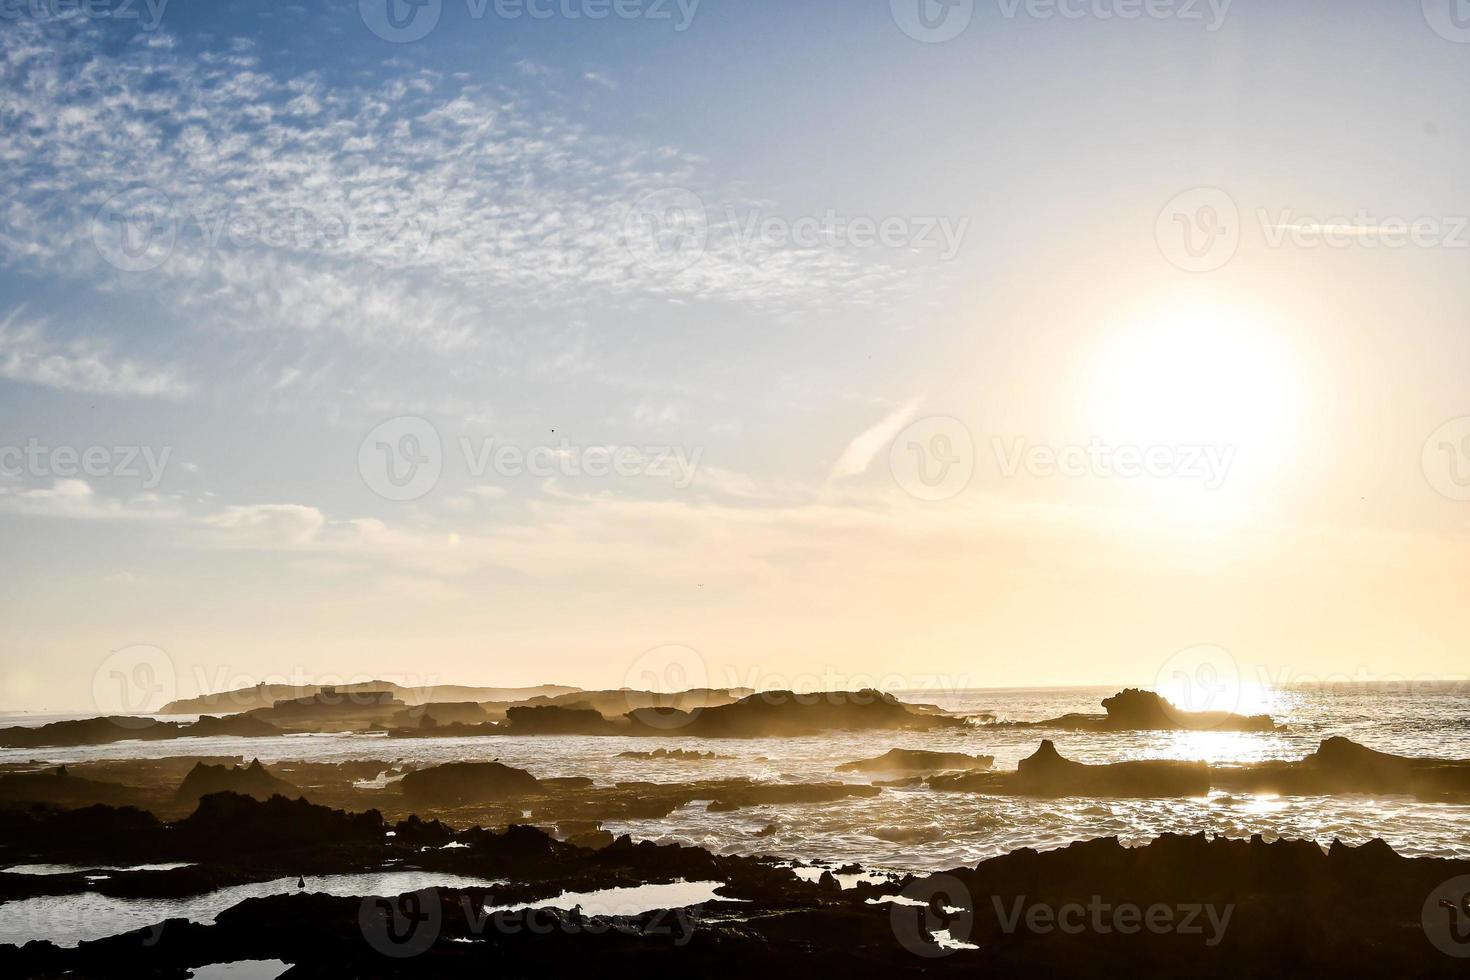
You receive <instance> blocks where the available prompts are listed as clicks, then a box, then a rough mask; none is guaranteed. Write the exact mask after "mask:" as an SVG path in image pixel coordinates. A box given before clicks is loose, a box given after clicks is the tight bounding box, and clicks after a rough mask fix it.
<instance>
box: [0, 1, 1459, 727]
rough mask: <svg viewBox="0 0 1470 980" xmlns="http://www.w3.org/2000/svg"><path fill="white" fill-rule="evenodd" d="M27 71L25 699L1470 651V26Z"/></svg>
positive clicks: (751, 19)
mask: <svg viewBox="0 0 1470 980" xmlns="http://www.w3.org/2000/svg"><path fill="white" fill-rule="evenodd" d="M390 3H391V6H390ZM0 82H3V84H0V161H3V178H0V541H3V544H4V554H5V557H6V560H5V561H4V562H3V563H0V708H6V709H12V710H62V709H66V710H72V709H91V708H102V709H108V710H143V709H145V708H147V707H150V706H151V707H156V706H157V705H158V704H159V703H161V702H162V700H167V699H168V698H170V697H173V696H188V695H192V694H195V693H199V692H201V691H208V690H220V689H225V688H232V687H239V686H245V685H248V684H252V683H256V682H261V681H271V682H286V683H308V682H311V681H315V680H319V679H320V680H328V681H333V680H336V681H343V680H353V679H357V680H362V679H368V678H385V679H392V680H397V681H400V682H403V683H412V684H430V683H470V684H486V685H515V684H537V683H544V682H557V683H567V684H575V685H580V686H584V687H619V686H625V685H626V686H633V687H645V688H647V687H652V688H660V689H677V688H680V687H687V686H703V685H709V686H730V685H739V686H747V687H755V688H766V689H785V688H799V689H807V690H811V689H837V690H842V689H855V688H858V687H867V686H881V687H884V688H887V689H893V690H902V689H914V688H929V689H946V688H964V687H994V686H1001V687H1005V686H1030V685H1079V684H1101V685H1113V684H1117V685H1122V684H1139V685H1144V686H1154V687H1159V688H1163V687H1164V686H1166V684H1167V683H1168V682H1170V681H1180V680H1183V681H1184V682H1185V683H1186V685H1187V684H1188V683H1190V682H1194V683H1196V684H1197V685H1199V686H1202V687H1204V688H1209V687H1210V686H1211V684H1213V683H1214V682H1215V681H1216V680H1218V679H1219V678H1230V679H1234V680H1235V681H1237V682H1238V683H1241V684H1247V683H1256V682H1263V681H1265V682H1272V683H1279V682H1297V683H1318V682H1322V681H1324V680H1352V681H1383V682H1396V681H1403V680H1410V681H1412V680H1423V679H1461V678H1464V677H1465V668H1464V664H1465V663H1467V662H1470V661H1467V657H1466V653H1467V652H1470V651H1467V643H1470V641H1467V633H1466V630H1465V616H1464V608H1465V606H1464V596H1465V593H1466V585H1467V583H1470V561H1467V554H1470V549H1467V547H1466V545H1467V543H1470V387H1467V383H1466V380H1467V370H1470V322H1467V314H1466V310H1467V309H1470V302H1467V301H1470V217H1467V216H1470V184H1467V183H1466V181H1465V179H1464V171H1465V163H1466V160H1467V158H1470V111H1467V110H1470V85H1467V84H1466V83H1467V82H1470V11H1463V10H1461V9H1459V7H1457V6H1456V5H1455V2H1452V0H1424V2H1423V3H1422V5H1421V4H1420V3H1415V2H1401V0H1377V2H1374V0H1331V2H1328V0H1299V2H1295V3H1291V4H1282V3H1278V2H1274V0H1271V2H1268V0H1233V2H1226V0H1214V2H1213V3H1211V2H1208V0H1150V2H1148V3H1144V2H1141V0H1054V2H1053V0H948V2H945V0H891V2H890V0H783V2H776V0H770V2H767V0H702V2H697V3H696V2H694V0H683V2H682V3H681V2H679V0H485V2H480V0H422V2H409V0H362V2H357V0H352V2H340V0H339V2H329V3H303V4H299V5H282V4H277V3H265V2H260V3H245V2H233V3H215V2H207V3H206V2H189V0H169V2H167V3H163V2H161V0H152V2H151V3H150V2H145V0H89V2H88V3H87V4H83V5H78V4H75V3H67V2H63V0H3V2H0Z"/></svg>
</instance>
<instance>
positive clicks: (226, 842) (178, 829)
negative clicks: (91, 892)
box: [172, 793, 386, 856]
mask: <svg viewBox="0 0 1470 980" xmlns="http://www.w3.org/2000/svg"><path fill="white" fill-rule="evenodd" d="M385 829H386V828H385V827H384V825H383V817H382V815H381V814H380V813H378V811H376V810H369V811H367V812H366V813H347V812H344V811H342V810H333V809H331V808H329V807H324V806H316V805H314V804H312V803H308V802H307V801H306V800H302V799H294V800H289V799H286V798H285V797H284V796H273V797H271V798H270V799H269V800H264V801H262V800H256V799H254V798H252V797H249V796H241V795H240V794H238V793H211V794H210V795H208V796H205V797H201V798H200V800H199V807H198V809H196V810H195V811H194V812H193V813H192V814H190V815H189V816H187V817H185V818H184V819H183V820H180V821H178V822H177V823H175V824H173V825H172V831H173V833H174V834H175V835H176V836H177V837H178V839H179V842H180V845H181V847H182V848H183V853H186V854H188V855H190V856H203V855H214V854H218V853H219V852H220V851H221V850H225V851H235V852H240V851H263V850H288V849H292V848H299V847H312V846H315V847H320V846H324V845H326V844H334V845H340V844H344V843H350V842H357V843H369V842H370V843H381V842H382V840H383V834H384V831H385Z"/></svg>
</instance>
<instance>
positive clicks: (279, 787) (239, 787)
mask: <svg viewBox="0 0 1470 980" xmlns="http://www.w3.org/2000/svg"><path fill="white" fill-rule="evenodd" d="M210 793H239V794H241V795H242V796H250V797H253V798H255V799H257V800H268V799H270V798H271V797H272V796H284V797H288V798H291V797H299V796H300V795H301V790H300V789H299V788H298V787H296V786H293V785H291V784H290V783H288V782H287V781H286V780H284V779H280V778H278V777H276V776H273V775H271V773H270V772H269V771H268V770H267V769H266V768H265V766H262V765H261V764H260V760H259V759H255V760H254V761H252V762H251V763H250V765H248V766H238V767H237V766H211V765H208V764H206V763H203V762H200V763H198V764H196V765H195V766H194V768H193V769H191V770H190V771H189V774H188V775H187V776H185V777H184V781H183V783H181V784H180V785H179V791H178V793H177V794H176V797H177V798H178V799H179V800H180V801H182V802H194V801H197V800H198V799H199V798H200V797H202V796H208V795H209V794H210Z"/></svg>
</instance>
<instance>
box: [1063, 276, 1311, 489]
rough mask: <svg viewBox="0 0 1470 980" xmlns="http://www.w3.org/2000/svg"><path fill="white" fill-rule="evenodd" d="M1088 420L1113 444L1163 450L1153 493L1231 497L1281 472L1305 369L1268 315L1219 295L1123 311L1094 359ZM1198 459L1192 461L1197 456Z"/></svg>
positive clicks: (1291, 444) (1289, 447) (1292, 437)
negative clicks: (1166, 465) (1165, 468)
mask: <svg viewBox="0 0 1470 980" xmlns="http://www.w3.org/2000/svg"><path fill="white" fill-rule="evenodd" d="M1094 365H1095V366H1094V371H1093V385H1092V393H1091V402H1090V405H1089V421H1090V423H1091V424H1092V425H1093V426H1094V428H1095V431H1096V432H1097V434H1098V435H1099V436H1100V437H1101V438H1102V439H1104V440H1105V441H1107V442H1108V443H1109V444H1110V445H1112V446H1115V447H1121V446H1130V447H1138V448H1139V449H1142V450H1144V451H1149V450H1158V451H1162V450H1164V449H1167V450H1169V451H1170V452H1171V453H1172V454H1173V455H1171V456H1165V457H1161V458H1166V459H1168V460H1170V461H1171V463H1170V465H1171V466H1172V467H1173V469H1172V470H1171V471H1170V472H1169V473H1168V474H1167V476H1164V477H1155V478H1151V479H1149V480H1147V481H1144V482H1145V483H1146V484H1150V485H1152V490H1154V491H1155V492H1159V491H1163V492H1165V494H1166V495H1167V496H1171V497H1178V496H1179V495H1180V493H1181V491H1182V492H1184V493H1185V494H1186V495H1187V496H1191V497H1197V496H1198V495H1199V493H1200V491H1207V492H1209V493H1210V494H1214V495H1218V496H1223V497H1227V498H1228V497H1232V496H1235V495H1237V494H1238V493H1239V492H1240V491H1242V490H1245V489H1249V488H1252V487H1256V486H1259V485H1260V483H1261V482H1262V481H1263V480H1266V479H1268V478H1269V477H1271V475H1272V474H1273V473H1275V472H1276V471H1278V470H1279V469H1280V468H1281V467H1282V465H1283V464H1284V462H1285V461H1286V459H1287V458H1288V457H1289V456H1290V454H1291V453H1292V451H1293V448H1294V445H1295V442H1296V433H1295V431H1294V422H1293V420H1294V419H1295V418H1296V417H1297V416H1298V414H1299V412H1298V408H1299V401H1300V399H1299V390H1300V384H1301V381H1300V372H1299V369H1298V365H1297V364H1296V363H1295V358H1294V356H1293V354H1292V352H1291V350H1290V348H1289V345H1288V344H1287V343H1286V341H1285V339H1284V337H1283V336H1282V334H1280V333H1279V332H1277V331H1276V330H1274V329H1273V328H1272V326H1271V324H1270V323H1269V318H1268V317H1267V316H1266V315H1263V314H1262V313H1261V312H1259V311H1255V310H1251V309H1247V308H1244V307H1242V306H1239V305H1236V304H1232V303H1230V302H1225V301H1221V300H1220V299H1218V298H1216V297H1209V296H1188V297H1177V298H1172V299H1170V300H1168V301H1166V302H1162V303H1160V304H1158V305H1156V306H1154V307H1152V308H1150V309H1147V310H1145V311H1142V312H1140V313H1137V314H1134V315H1131V316H1128V317H1126V318H1120V321H1119V324H1118V326H1117V328H1116V329H1114V330H1111V331H1109V332H1108V335H1107V337H1106V339H1105V340H1104V343H1103V345H1102V347H1101V349H1100V350H1099V351H1098V352H1097V355H1096V357H1095V360H1094ZM1196 454H1198V458H1199V459H1200V460H1201V461H1200V462H1199V463H1198V464H1196V465H1194V466H1191V460H1193V459H1195V458H1196Z"/></svg>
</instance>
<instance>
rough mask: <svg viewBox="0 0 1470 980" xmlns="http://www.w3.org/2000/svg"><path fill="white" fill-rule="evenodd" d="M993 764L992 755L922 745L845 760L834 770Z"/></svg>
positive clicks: (921, 769)
mask: <svg viewBox="0 0 1470 980" xmlns="http://www.w3.org/2000/svg"><path fill="white" fill-rule="evenodd" d="M994 764H995V756H993V755H965V754H964V753H962V752H928V751H924V750H922V749H889V750H888V751H887V752H886V753H884V754H883V755H880V756H879V757H878V758H876V759H863V760H861V761H859V762H845V763H843V764H842V765H840V766H838V767H837V772H945V771H950V770H975V769H989V768H990V767H991V766H993V765H994Z"/></svg>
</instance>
